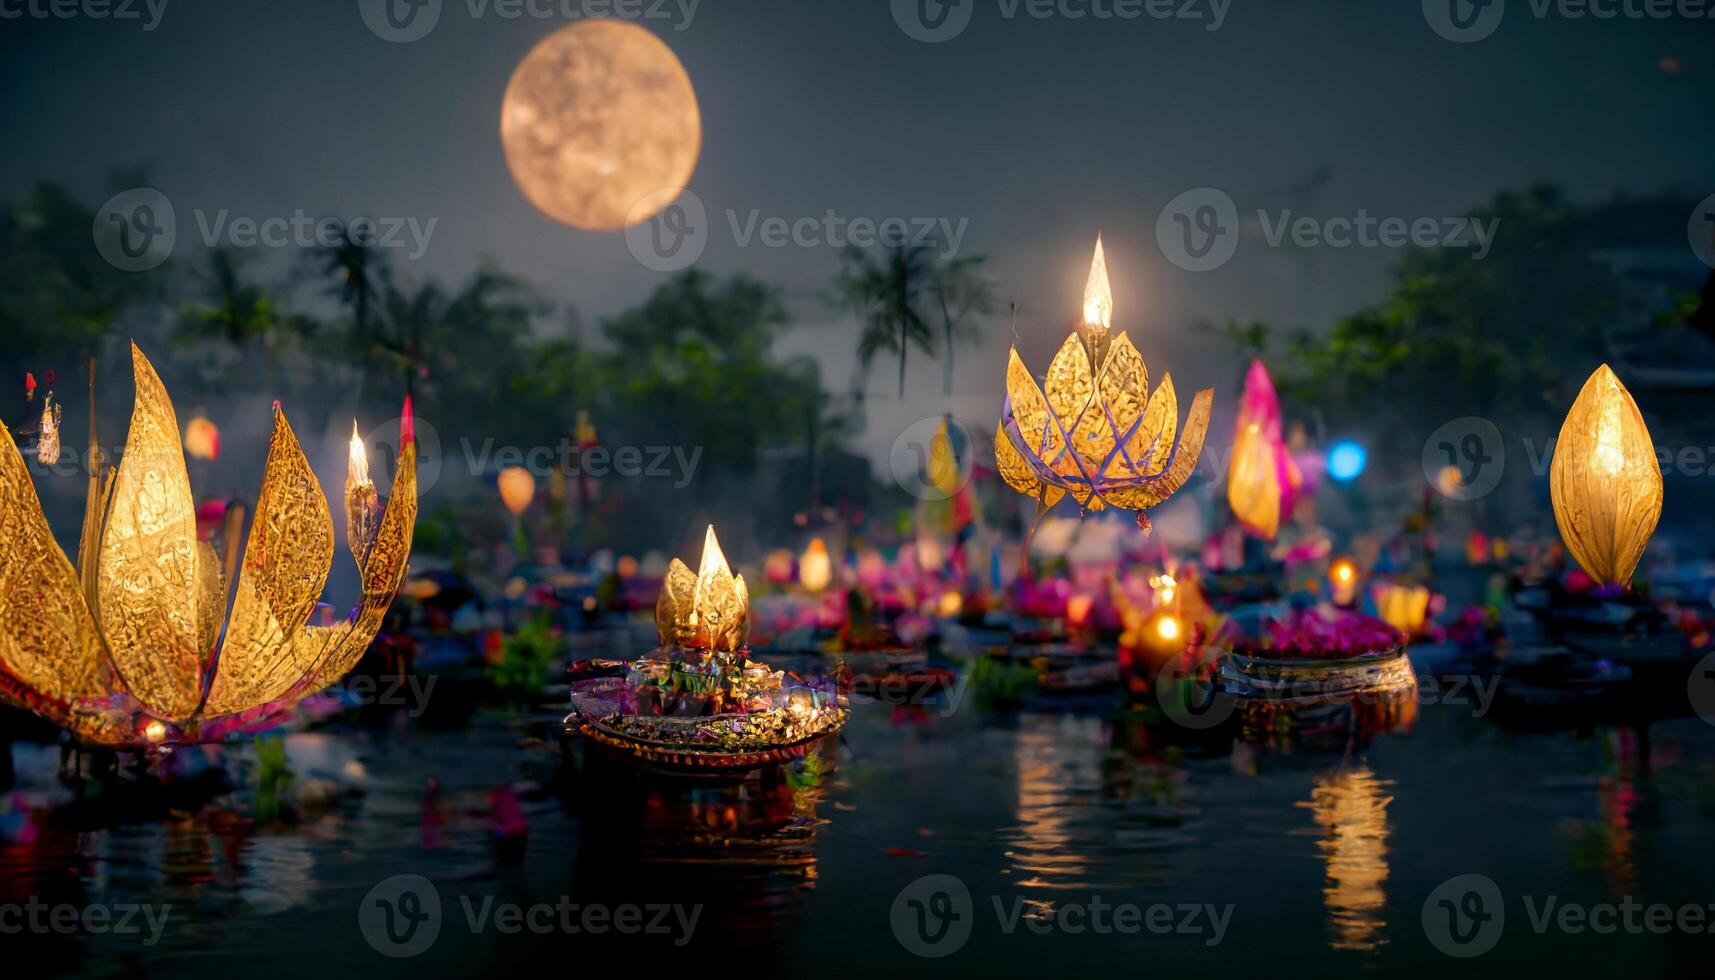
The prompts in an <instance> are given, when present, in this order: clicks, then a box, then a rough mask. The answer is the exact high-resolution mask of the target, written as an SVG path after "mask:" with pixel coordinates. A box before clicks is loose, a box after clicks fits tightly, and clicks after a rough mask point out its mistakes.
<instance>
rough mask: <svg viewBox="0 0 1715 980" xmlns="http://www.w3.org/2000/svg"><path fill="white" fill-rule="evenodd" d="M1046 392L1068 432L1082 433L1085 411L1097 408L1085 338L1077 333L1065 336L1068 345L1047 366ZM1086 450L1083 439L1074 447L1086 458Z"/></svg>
mask: <svg viewBox="0 0 1715 980" xmlns="http://www.w3.org/2000/svg"><path fill="white" fill-rule="evenodd" d="M1043 393H1044V394H1045V396H1046V397H1047V399H1048V408H1049V410H1050V411H1052V412H1053V413H1054V414H1055V416H1056V417H1058V418H1059V420H1060V425H1061V426H1062V427H1064V428H1065V429H1066V431H1067V432H1069V433H1076V432H1078V431H1081V426H1082V425H1083V419H1082V415H1083V413H1084V410H1085V409H1086V408H1088V409H1091V410H1092V411H1095V410H1097V406H1095V405H1094V399H1095V394H1096V379H1095V375H1094V374H1093V373H1092V372H1091V369H1090V354H1089V352H1088V351H1087V350H1085V349H1084V340H1083V338H1081V337H1079V336H1078V335H1077V334H1076V333H1071V334H1067V335H1066V342H1065V343H1064V344H1061V345H1060V352H1059V353H1058V354H1055V355H1054V361H1053V363H1051V364H1049V365H1048V377H1047V379H1046V380H1045V381H1044V383H1043ZM1084 448H1085V447H1084V445H1083V440H1078V442H1077V444H1076V445H1075V446H1074V449H1075V450H1076V451H1077V453H1078V455H1079V456H1084ZM1086 458H1087V457H1086ZM1068 462H1069V461H1068ZM1072 472H1076V470H1073V471H1072Z"/></svg>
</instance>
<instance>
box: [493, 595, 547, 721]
mask: <svg viewBox="0 0 1715 980" xmlns="http://www.w3.org/2000/svg"><path fill="white" fill-rule="evenodd" d="M562 647H563V644H562V641H561V638H560V633H559V630H558V629H556V628H555V626H554V622H553V619H552V618H551V617H549V616H546V615H541V616H537V617H535V618H533V619H531V620H530V621H529V622H528V623H525V624H524V625H523V626H522V627H520V628H519V629H518V630H517V632H515V633H513V634H512V635H511V636H508V637H507V638H506V639H505V641H504V642H502V643H501V645H500V657H499V659H498V660H497V661H496V662H494V663H491V664H489V665H488V679H489V681H490V682H491V683H492V684H494V686H495V689H496V690H498V691H499V692H500V693H501V694H502V695H504V696H505V697H507V698H509V699H511V700H513V701H524V700H527V699H528V698H529V697H531V696H532V695H534V694H536V693H538V692H540V691H541V690H542V688H543V687H545V686H546V685H547V683H548V675H549V673H550V671H551V670H552V669H553V665H554V659H555V658H556V657H558V656H559V655H560V651H561V649H562Z"/></svg>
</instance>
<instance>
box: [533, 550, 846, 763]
mask: <svg viewBox="0 0 1715 980" xmlns="http://www.w3.org/2000/svg"><path fill="white" fill-rule="evenodd" d="M655 625H656V630H657V633H658V635H659V637H660V642H661V646H660V649H658V650H655V651H653V652H651V653H649V654H647V655H645V656H644V657H642V658H640V659H638V660H635V661H632V662H629V663H624V664H617V665H611V666H612V667H613V668H614V672H613V673H610V674H607V675H605V676H595V677H588V678H585V679H581V680H577V681H574V682H573V684H572V690H571V704H572V713H571V714H570V715H569V716H568V717H567V718H566V727H567V729H568V730H569V731H572V732H576V733H578V734H581V735H583V736H584V737H585V738H586V739H588V740H589V741H590V743H591V744H593V745H595V746H597V747H599V748H600V749H603V750H606V751H608V752H611V753H615V754H618V755H620V756H622V757H624V758H625V759H627V760H628V761H631V762H634V763H636V764H639V765H641V766H643V767H644V768H647V769H653V770H659V771H665V772H669V773H674V774H685V775H699V774H702V775H720V774H723V773H724V774H729V775H734V774H739V773H742V772H745V771H748V770H751V769H756V768H760V767H763V766H768V765H775V764H778V763H783V762H790V761H792V760H794V759H798V758H802V757H803V756H804V755H805V754H807V753H808V752H809V751H810V750H811V749H812V748H814V747H815V746H816V745H817V744H818V743H819V742H820V741H821V740H822V739H824V738H826V737H827V736H829V735H832V734H834V733H836V732H838V731H839V730H840V728H841V727H842V726H844V725H845V722H846V718H847V717H848V716H849V714H850V711H849V709H848V707H847V703H846V699H845V698H844V697H842V696H841V695H840V693H839V691H838V689H837V688H836V687H835V685H834V683H833V682H832V681H829V680H820V681H809V680H805V679H804V678H801V677H799V676H797V675H795V674H792V673H788V672H786V671H779V670H772V669H770V668H769V667H768V665H767V664H764V663H761V662H758V661H754V660H751V659H750V656H749V648H748V646H747V642H748V640H749V636H750V593H749V590H748V589H747V588H746V586H745V584H744V576H742V575H734V574H733V573H732V570H731V569H730V568H728V567H727V562H726V557H725V556H724V555H723V554H722V553H721V547H720V542H719V541H717V540H716V539H715V529H714V527H713V526H711V527H710V528H709V530H708V535H707V537H706V538H705V539H704V543H703V558H702V563H701V566H700V568H699V570H698V572H697V573H696V574H695V575H693V574H692V573H691V570H690V569H689V568H688V567H686V565H685V564H684V563H683V562H681V561H679V560H678V559H674V560H673V563H672V565H671V566H669V567H668V569H667V579H666V581H665V582H664V583H663V584H662V586H661V597H660V599H659V600H658V601H657V603H656V606H655Z"/></svg>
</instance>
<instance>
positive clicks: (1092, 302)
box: [1084, 234, 1114, 333]
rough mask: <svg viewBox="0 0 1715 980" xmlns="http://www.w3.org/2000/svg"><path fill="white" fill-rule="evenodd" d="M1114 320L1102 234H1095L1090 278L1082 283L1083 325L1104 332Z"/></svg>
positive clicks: (1112, 300) (1112, 295)
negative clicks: (1094, 251)
mask: <svg viewBox="0 0 1715 980" xmlns="http://www.w3.org/2000/svg"><path fill="white" fill-rule="evenodd" d="M1113 321H1114V291H1113V287H1112V285H1111V284H1110V283H1109V281H1108V259H1107V256H1106V255H1105V254H1104V253H1103V252H1102V236H1101V235H1099V234H1098V235H1097V236H1096V256H1095V258H1093V259H1091V260H1090V279H1089V281H1088V282H1087V283H1086V284H1085V285H1084V325H1085V326H1086V327H1089V328H1091V329H1092V330H1096V329H1099V330H1100V331H1101V332H1104V333H1105V332H1106V331H1107V330H1108V329H1109V328H1111V327H1112V326H1113Z"/></svg>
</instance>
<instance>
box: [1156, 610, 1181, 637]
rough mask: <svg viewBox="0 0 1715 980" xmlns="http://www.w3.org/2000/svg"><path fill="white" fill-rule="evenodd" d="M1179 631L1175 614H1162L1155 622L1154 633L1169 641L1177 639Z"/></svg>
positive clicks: (1177, 618)
mask: <svg viewBox="0 0 1715 980" xmlns="http://www.w3.org/2000/svg"><path fill="white" fill-rule="evenodd" d="M1181 632H1182V629H1181V627H1180V625H1179V617H1177V616H1163V617H1161V618H1160V619H1159V620H1157V621H1156V623H1155V635H1156V636H1159V637H1161V638H1162V639H1163V640H1166V641H1167V642H1169V643H1171V642H1173V641H1174V640H1177V639H1179V634H1180V633H1181Z"/></svg>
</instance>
